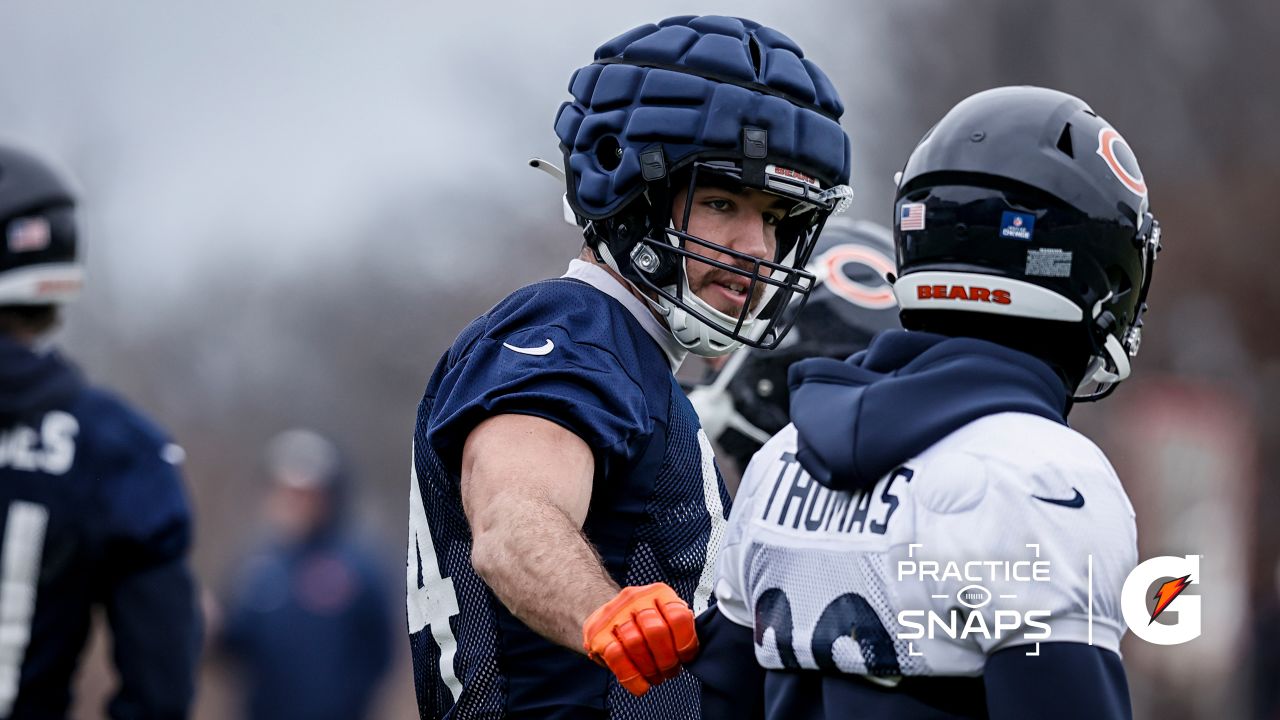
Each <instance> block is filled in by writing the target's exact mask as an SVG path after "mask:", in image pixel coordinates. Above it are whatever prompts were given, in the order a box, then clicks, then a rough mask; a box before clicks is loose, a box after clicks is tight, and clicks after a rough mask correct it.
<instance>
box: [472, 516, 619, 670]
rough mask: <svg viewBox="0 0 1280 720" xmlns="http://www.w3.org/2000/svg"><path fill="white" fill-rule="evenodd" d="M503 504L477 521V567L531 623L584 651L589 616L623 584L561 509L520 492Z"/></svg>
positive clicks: (504, 600) (474, 558) (546, 634)
mask: <svg viewBox="0 0 1280 720" xmlns="http://www.w3.org/2000/svg"><path fill="white" fill-rule="evenodd" d="M499 504H500V505H501V506H502V508H501V509H497V508H495V509H493V510H491V511H488V512H486V513H484V515H488V516H489V517H477V518H476V519H475V520H473V522H472V528H473V530H472V532H473V533H476V534H475V544H474V546H473V548H472V554H471V561H472V564H473V565H474V566H475V568H476V572H477V573H479V574H480V577H481V578H483V579H484V581H485V582H486V583H488V584H489V587H490V588H492V589H493V592H494V594H495V595H497V596H498V599H499V600H501V601H502V603H503V604H504V605H506V606H507V608H508V609H510V610H511V612H513V613H514V614H515V615H516V617H518V618H520V619H521V620H523V621H524V622H525V624H527V625H528V626H529V627H531V628H533V629H534V630H536V631H537V632H538V633H540V634H541V635H543V636H544V637H547V638H549V639H551V640H554V641H555V642H557V643H560V644H561V645H564V646H565V647H569V648H572V649H574V650H577V651H579V652H582V649H583V648H582V623H583V621H584V620H585V619H586V618H587V616H588V615H590V614H591V612H592V611H593V610H595V609H596V608H597V607H599V606H600V605H602V604H604V603H605V602H608V601H609V600H610V599H611V598H612V597H613V596H614V595H616V594H617V592H618V586H617V585H616V584H615V583H614V582H613V581H612V580H611V579H610V578H609V576H608V575H607V574H606V573H605V571H604V568H603V567H602V565H601V562H600V558H599V556H597V555H596V552H595V550H594V549H593V548H592V547H591V545H590V544H589V543H588V542H587V540H586V538H584V537H583V536H582V533H581V532H580V531H579V530H578V528H577V526H576V525H575V524H574V523H573V522H572V521H571V520H570V519H569V517H568V516H567V515H565V514H564V512H563V511H561V510H560V509H559V508H557V507H555V506H554V505H552V504H551V503H548V502H545V501H539V500H536V499H530V498H527V497H521V496H519V495H516V494H514V493H513V494H511V496H509V497H506V498H501V499H500V502H499ZM477 530H479V532H476V531H477Z"/></svg>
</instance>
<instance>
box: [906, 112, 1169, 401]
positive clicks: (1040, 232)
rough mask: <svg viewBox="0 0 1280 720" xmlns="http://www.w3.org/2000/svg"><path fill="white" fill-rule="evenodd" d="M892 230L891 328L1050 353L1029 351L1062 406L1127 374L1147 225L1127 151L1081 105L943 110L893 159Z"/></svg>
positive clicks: (1147, 278)
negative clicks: (1046, 364)
mask: <svg viewBox="0 0 1280 720" xmlns="http://www.w3.org/2000/svg"><path fill="white" fill-rule="evenodd" d="M894 230H895V232H894V239H895V244H896V250H897V262H898V269H899V277H898V278H897V280H896V281H895V283H894V293H895V294H896V296H897V299H898V304H899V306H900V307H901V308H902V323H903V325H904V326H905V327H907V328H909V329H928V330H934V331H937V332H944V333H947V332H949V331H952V332H954V334H966V335H968V334H973V335H978V336H980V337H981V336H988V337H994V338H1000V340H998V341H1007V344H1009V345H1011V346H1013V347H1016V348H1022V349H1027V348H1032V347H1034V348H1040V349H1044V348H1053V350H1049V351H1046V352H1041V353H1037V354H1040V355H1042V356H1045V355H1049V356H1052V359H1055V360H1059V361H1060V362H1058V363H1057V365H1058V367H1059V369H1060V370H1062V371H1063V375H1064V379H1066V380H1067V381H1068V383H1069V384H1072V385H1074V390H1075V395H1076V397H1075V399H1076V400H1096V399H1099V398H1101V397H1105V396H1106V395H1108V394H1110V392H1111V391H1112V390H1114V388H1115V387H1116V385H1117V384H1118V383H1119V382H1120V381H1122V380H1124V379H1125V378H1126V377H1128V375H1129V370H1130V359H1131V358H1132V357H1133V356H1134V355H1136V354H1137V352H1138V347H1139V344H1140V342H1141V337H1142V336H1141V332H1142V318H1143V313H1144V312H1145V311H1146V309H1147V304H1146V299H1147V290H1148V288H1149V287H1150V284H1151V274H1152V269H1153V264H1154V262H1155V258H1156V254H1157V252H1158V251H1159V250H1160V226H1159V224H1158V223H1157V222H1156V220H1155V218H1154V217H1153V216H1152V214H1151V213H1150V212H1149V209H1148V196H1147V186H1146V183H1145V181H1144V179H1143V176H1142V171H1141V170H1140V169H1139V167H1138V162H1137V160H1136V158H1135V157H1134V154H1133V151H1132V150H1131V149H1130V147H1129V145H1128V143H1126V142H1125V140H1124V138H1123V137H1121V136H1120V134H1119V133H1118V132H1116V130H1115V129H1114V128H1112V127H1111V125H1110V124H1109V123H1107V121H1106V120H1103V119H1102V118H1101V117H1099V116H1098V115H1097V114H1096V113H1095V112H1094V111H1093V110H1092V109H1091V108H1090V107H1089V106H1088V105H1086V104H1085V103H1084V101H1082V100H1080V99H1079V98H1076V97H1073V96H1071V95H1068V94H1066V93H1062V92H1058V91H1055V90H1047V89H1044V88H1038V87H1005V88H997V89H994V90H987V91H985V92H981V93H978V94H976V95H973V96H971V97H969V98H967V99H965V100H964V101H962V102H961V103H960V104H958V105H956V106H955V107H954V108H953V109H952V110H951V111H950V112H948V113H947V114H946V116H944V117H943V118H942V120H940V121H939V122H938V124H937V125H935V126H934V127H933V129H931V130H930V131H929V132H928V133H926V134H925V136H924V139H922V140H921V141H920V144H919V145H917V146H916V148H915V150H914V151H912V153H911V156H910V158H908V160H907V163H906V167H905V168H904V169H903V171H902V174H901V176H900V177H899V179H898V192H897V201H896V213H895V223H894ZM986 329H992V330H991V334H990V335H988V333H987V332H986V331H985V330H986Z"/></svg>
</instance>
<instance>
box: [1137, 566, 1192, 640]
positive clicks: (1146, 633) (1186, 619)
mask: <svg viewBox="0 0 1280 720" xmlns="http://www.w3.org/2000/svg"><path fill="white" fill-rule="evenodd" d="M1199 584H1200V556H1199V555H1188V556H1186V557H1174V556H1169V555H1164V556H1161V557H1154V558H1151V559H1150V560H1147V561H1145V562H1143V563H1141V564H1139V565H1138V567H1136V568H1134V569H1133V572H1131V573H1129V577H1128V578H1126V579H1125V581H1124V588H1123V589H1122V590H1121V591H1120V611H1121V612H1122V613H1123V614H1124V621H1125V623H1126V624H1128V626H1129V629H1130V630H1132V631H1133V634H1134V635H1137V636H1138V637H1140V638H1142V639H1143V640H1146V641H1147V642H1149V643H1154V644H1156V645H1180V644H1182V643H1184V642H1189V641H1191V640H1194V639H1196V638H1198V637H1200V619H1201V614H1200V596H1199V595H1194V594H1192V595H1184V594H1183V591H1184V590H1186V589H1187V588H1188V587H1190V586H1192V585H1199ZM1148 600H1150V601H1151V603H1152V604H1151V605H1150V607H1148Z"/></svg>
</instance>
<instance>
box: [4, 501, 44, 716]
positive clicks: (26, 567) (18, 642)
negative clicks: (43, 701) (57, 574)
mask: <svg viewBox="0 0 1280 720" xmlns="http://www.w3.org/2000/svg"><path fill="white" fill-rule="evenodd" d="M48 525H49V510H48V509H47V508H45V506H43V505H39V504H36V503H33V502H26V501H25V500H15V501H13V502H12V503H10V504H9V512H8V514H7V515H6V516H5V521H4V545H3V556H2V557H0V582H2V583H3V587H4V593H3V598H0V718H7V717H9V714H10V713H11V712H12V711H13V703H14V701H15V700H17V699H18V684H19V682H20V680H21V678H22V658H23V656H25V655H26V652H27V643H28V642H30V641H31V619H32V617H33V616H34V615H35V612H36V585H37V583H38V582H39V580H40V557H41V555H43V554H44V536H45V530H46V529H47V528H48Z"/></svg>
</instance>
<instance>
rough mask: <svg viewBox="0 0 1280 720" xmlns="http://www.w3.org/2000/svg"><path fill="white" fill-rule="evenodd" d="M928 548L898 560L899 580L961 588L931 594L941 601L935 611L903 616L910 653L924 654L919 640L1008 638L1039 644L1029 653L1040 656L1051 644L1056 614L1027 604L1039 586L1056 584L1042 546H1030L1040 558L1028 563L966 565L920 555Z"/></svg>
mask: <svg viewBox="0 0 1280 720" xmlns="http://www.w3.org/2000/svg"><path fill="white" fill-rule="evenodd" d="M922 547H924V546H923V545H921V544H918V543H912V544H910V545H908V546H907V559H905V560H899V561H898V567H897V579H898V581H899V582H902V581H904V580H915V581H919V582H922V583H927V584H928V585H929V586H930V587H932V588H936V589H943V588H945V587H948V586H950V587H956V586H960V587H959V589H957V590H955V591H954V592H947V593H942V594H931V595H930V596H929V597H930V599H931V600H933V601H935V602H936V603H937V604H936V605H935V606H934V607H933V608H930V609H928V610H902V611H900V612H899V613H898V617H897V620H898V626H899V628H900V630H899V632H898V633H897V638H898V639H899V640H906V641H908V645H907V654H908V655H911V656H916V655H922V654H923V653H921V652H919V651H918V650H917V649H916V648H915V645H914V643H913V642H911V641H915V640H924V639H928V640H933V639H935V638H937V637H946V638H949V639H952V640H956V639H968V638H984V639H986V640H1000V639H1002V638H1005V637H1008V636H1015V637H1018V638H1020V639H1021V640H1023V641H1025V642H1027V643H1032V644H1034V648H1033V649H1031V648H1029V649H1028V652H1027V653H1026V654H1027V655H1033V656H1034V655H1039V654H1040V642H1042V641H1046V640H1049V639H1050V637H1051V635H1052V633H1053V630H1052V628H1051V627H1050V626H1049V622H1048V621H1049V617H1050V615H1051V611H1050V610H1049V609H1048V608H1036V607H1026V602H1025V596H1026V595H1030V594H1033V593H1032V591H1033V589H1034V587H1035V585H1036V584H1039V583H1049V582H1052V579H1051V577H1050V570H1051V568H1050V562H1049V560H1048V559H1047V558H1041V557H1040V546H1039V545H1038V544H1030V545H1027V549H1028V550H1029V551H1034V556H1033V557H1027V558H1025V559H1022V560H969V561H966V562H956V561H954V560H952V561H946V562H939V561H936V560H926V559H923V558H917V557H915V549H916V548H922ZM1028 554H1030V553H1028ZM993 588H998V589H993ZM937 601H940V602H937Z"/></svg>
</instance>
